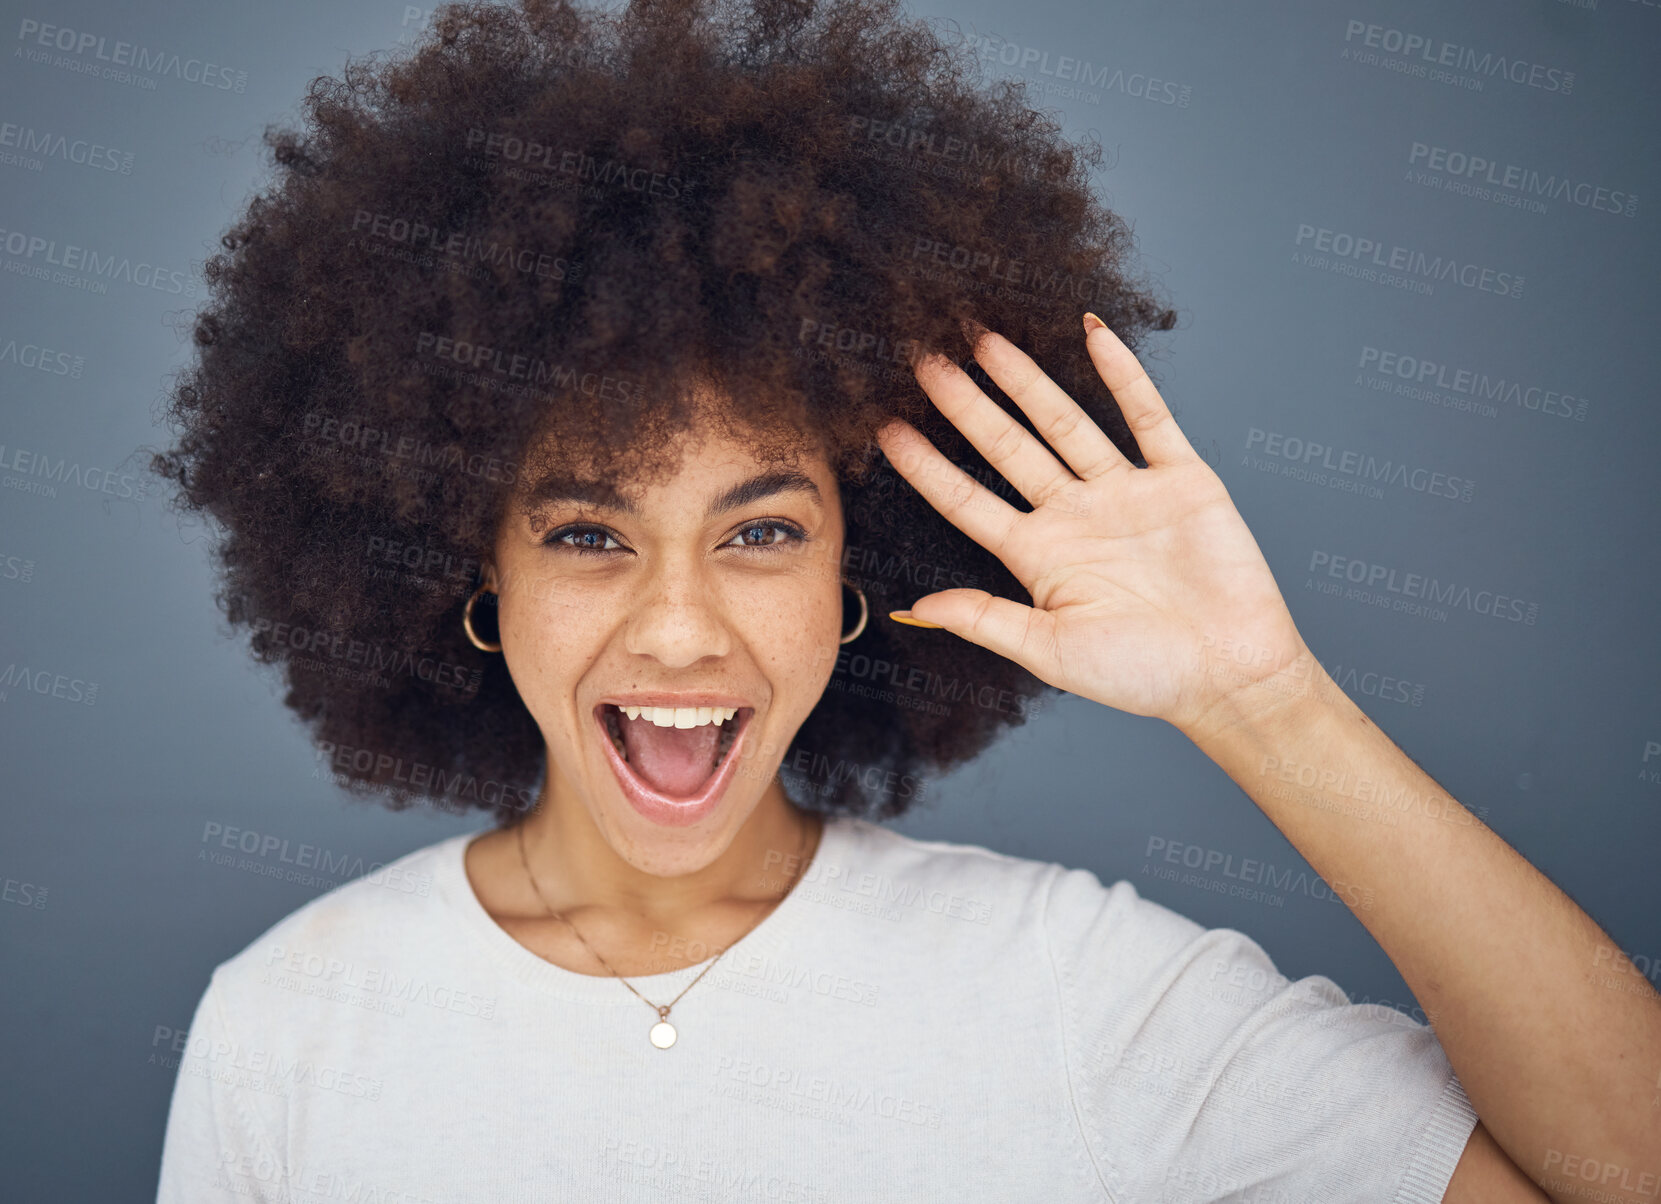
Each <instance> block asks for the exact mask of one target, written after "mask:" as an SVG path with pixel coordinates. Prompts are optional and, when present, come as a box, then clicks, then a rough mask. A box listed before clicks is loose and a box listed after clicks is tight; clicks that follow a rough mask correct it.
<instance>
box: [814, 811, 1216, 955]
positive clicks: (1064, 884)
mask: <svg viewBox="0 0 1661 1204" xmlns="http://www.w3.org/2000/svg"><path fill="white" fill-rule="evenodd" d="M831 822H834V823H836V824H838V825H840V826H841V830H842V833H843V836H842V839H843V841H844V842H845V843H844V844H843V845H842V846H840V847H842V848H845V849H846V850H847V856H845V857H835V856H833V857H832V858H830V859H829V861H828V862H827V863H826V864H823V865H821V864H819V863H818V862H817V861H816V862H815V864H814V865H813V866H812V867H811V869H810V872H809V874H808V877H807V881H808V882H814V881H817V882H818V883H819V884H821V885H822V886H826V887H835V888H839V889H842V890H846V891H851V892H855V893H864V894H868V895H870V896H872V897H874V898H876V899H878V900H880V901H886V902H897V903H899V904H900V905H904V906H920V907H924V908H926V909H929V910H942V909H946V910H948V911H950V912H951V913H952V914H961V915H962V918H968V919H971V920H974V921H975V922H977V923H992V922H995V921H996V919H997V918H998V916H999V914H1000V913H1002V915H1003V916H1004V917H1006V918H1007V917H1013V916H1020V917H1024V918H1025V919H1026V920H1027V921H1028V922H1029V923H1041V924H1043V925H1044V926H1045V927H1046V928H1049V929H1051V930H1053V931H1054V932H1055V933H1057V934H1058V935H1060V936H1062V937H1064V938H1079V937H1084V938H1086V939H1088V935H1089V934H1087V933H1086V932H1085V931H1083V930H1087V929H1094V930H1095V931H1094V934H1093V935H1095V936H1100V935H1101V932H1102V930H1103V929H1105V928H1112V929H1114V930H1115V931H1116V932H1117V933H1118V934H1120V935H1124V934H1125V933H1126V932H1127V931H1129V930H1134V931H1136V932H1137V933H1139V934H1142V935H1143V936H1145V937H1146V938H1147V939H1150V940H1154V941H1160V942H1165V943H1169V942H1172V941H1179V942H1180V941H1184V940H1189V939H1192V937H1193V936H1195V935H1197V934H1198V933H1199V932H1200V931H1202V929H1201V928H1200V926H1199V925H1197V924H1195V923H1194V922H1193V921H1192V920H1189V919H1187V918H1186V917H1184V916H1182V915H1179V914H1178V913H1176V912H1174V911H1171V910H1170V909H1168V908H1166V907H1163V906H1161V905H1160V904H1158V903H1155V902H1153V901H1152V900H1150V899H1145V898H1143V897H1142V896H1141V895H1140V894H1139V893H1138V892H1137V890H1136V887H1135V886H1134V885H1133V884H1132V883H1130V882H1129V881H1127V880H1125V879H1119V880H1116V881H1114V882H1112V883H1111V884H1107V885H1104V884H1103V883H1102V881H1101V879H1099V878H1098V877H1097V876H1096V874H1095V873H1093V872H1092V871H1090V870H1088V869H1084V868H1075V867H1070V866H1068V865H1065V864H1063V863H1061V862H1058V861H1046V860H1041V859H1037V858H1030V857H1020V856H1016V855H1014V854H1011V853H1002V852H998V851H997V850H995V849H989V848H986V847H985V846H982V845H978V844H970V843H964V842H957V841H947V840H923V839H920V838H918V837H915V836H909V835H906V834H905V833H903V832H897V831H895V830H893V829H891V828H886V827H883V826H882V825H880V824H876V823H872V822H870V821H868V820H863V819H851V818H840V819H837V820H833V821H831Z"/></svg>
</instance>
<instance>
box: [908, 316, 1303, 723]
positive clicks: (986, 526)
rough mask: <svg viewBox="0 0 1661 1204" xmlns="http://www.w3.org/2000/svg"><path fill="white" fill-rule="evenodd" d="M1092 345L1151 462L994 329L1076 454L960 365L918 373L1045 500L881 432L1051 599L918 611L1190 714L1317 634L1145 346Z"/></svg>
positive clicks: (1013, 381) (966, 523) (1151, 705)
mask: <svg viewBox="0 0 1661 1204" xmlns="http://www.w3.org/2000/svg"><path fill="white" fill-rule="evenodd" d="M1089 346H1090V351H1091V355H1092V358H1093V359H1094V360H1095V362H1096V365H1097V367H1098V369H1099V370H1100V371H1101V373H1102V377H1103V380H1104V381H1106V382H1107V384H1108V386H1109V388H1111V389H1112V390H1113V392H1114V395H1115V397H1116V398H1117V399H1118V400H1119V403H1120V408H1121V410H1122V411H1123V412H1124V413H1125V416H1126V421H1127V422H1128V423H1129V424H1130V426H1131V429H1132V431H1133V432H1135V434H1136V436H1137V442H1138V444H1139V445H1140V446H1141V447H1142V450H1143V454H1144V456H1145V457H1146V458H1147V460H1148V464H1149V467H1148V468H1147V469H1138V468H1136V467H1135V466H1134V465H1132V464H1131V463H1130V462H1129V461H1128V460H1126V459H1125V458H1124V457H1123V456H1122V455H1121V454H1120V453H1119V452H1118V450H1117V449H1116V448H1115V447H1114V446H1113V444H1112V442H1111V440H1109V439H1108V438H1107V436H1106V435H1105V434H1103V433H1102V431H1101V430H1100V428H1098V427H1097V426H1096V425H1095V424H1094V423H1093V422H1091V421H1090V420H1089V418H1088V417H1087V416H1085V415H1084V413H1083V411H1082V410H1080V409H1079V408H1078V406H1077V405H1076V404H1075V403H1074V402H1073V401H1072V400H1071V399H1070V398H1068V397H1067V396H1066V394H1065V393H1063V392H1062V391H1061V390H1060V389H1059V388H1058V387H1057V386H1056V385H1055V384H1054V383H1053V382H1052V381H1050V380H1049V378H1048V377H1046V376H1044V374H1043V373H1042V372H1041V371H1039V369H1038V367H1037V365H1035V364H1033V363H1032V361H1031V360H1030V359H1029V358H1028V357H1027V356H1025V355H1024V354H1022V353H1021V352H1020V351H1019V350H1018V349H1016V348H1015V347H1014V346H1013V344H1010V343H1009V342H1008V341H1006V340H1003V339H1001V338H999V337H998V336H996V335H987V336H984V337H983V338H982V339H981V341H980V343H979V344H978V346H977V352H976V358H977V359H978V360H979V361H980V362H981V364H982V366H983V367H985V368H986V370H987V372H988V374H989V375H990V376H991V377H992V378H993V379H994V380H995V381H997V383H998V385H999V387H1000V388H1002V389H1003V390H1004V391H1005V392H1006V393H1007V394H1008V395H1009V396H1010V397H1011V399H1012V400H1014V401H1015V402H1016V404H1018V405H1020V406H1021V407H1022V409H1023V411H1024V412H1025V413H1026V414H1027V415H1028V416H1029V417H1030V418H1032V419H1033V423H1034V426H1035V427H1037V429H1038V430H1039V431H1040V432H1042V433H1044V435H1045V438H1046V439H1047V440H1049V442H1050V443H1051V444H1052V445H1053V446H1054V447H1055V449H1056V451H1058V452H1060V453H1061V455H1062V457H1063V458H1064V459H1065V461H1066V463H1065V464H1062V463H1060V462H1058V461H1057V459H1056V457H1055V456H1054V455H1052V454H1051V452H1050V450H1049V449H1048V448H1046V447H1044V446H1043V445H1042V444H1040V443H1039V442H1038V440H1036V439H1034V438H1033V437H1032V436H1031V435H1030V434H1028V433H1027V432H1026V431H1025V430H1024V429H1023V428H1021V427H1020V425H1019V424H1017V423H1015V422H1014V421H1013V420H1012V419H1010V418H1009V416H1008V415H1007V414H1005V413H1004V412H1003V411H1002V410H1001V409H1000V408H999V407H998V406H997V405H995V404H994V403H993V402H992V401H991V399H990V398H988V397H987V396H986V395H985V394H984V393H982V392H981V391H980V390H979V389H978V388H977V387H976V386H975V385H974V383H973V382H972V381H971V380H970V379H969V377H968V376H967V374H965V373H963V372H962V371H961V370H959V369H958V368H957V367H956V366H955V365H952V364H950V363H949V361H945V360H944V359H943V358H937V359H933V360H929V361H925V362H924V363H922V364H919V366H918V369H917V377H918V380H919V382H920V383H921V384H922V385H923V387H924V389H925V391H927V392H928V394H929V396H930V398H931V399H932V400H933V401H934V402H935V404H936V406H937V407H939V408H940V410H941V411H942V412H943V413H945V414H946V415H947V417H948V418H950V419H951V421H952V422H953V424H954V425H955V426H957V427H958V429H959V430H961V431H963V433H964V434H965V436H966V437H967V438H968V439H969V440H970V442H971V443H973V444H974V445H975V447H976V448H977V449H979V450H980V452H981V453H982V455H984V456H986V458H987V461H988V462H989V463H991V464H992V465H993V466H994V467H995V468H997V469H998V470H999V471H1000V472H1001V473H1003V475H1004V476H1005V477H1006V478H1008V479H1009V481H1010V483H1011V484H1012V485H1014V486H1015V487H1016V488H1017V489H1019V490H1020V491H1021V493H1022V494H1023V496H1025V497H1026V498H1027V499H1028V500H1029V501H1030V502H1031V503H1032V504H1033V509H1032V510H1031V511H1030V512H1027V513H1022V512H1021V511H1018V510H1016V509H1015V508H1014V507H1012V506H1009V505H1008V504H1007V503H1005V502H1003V501H1002V500H1001V499H999V498H997V497H996V496H995V495H993V494H992V493H991V492H990V491H989V490H986V489H984V488H983V487H981V486H980V485H979V484H977V483H976V482H974V481H973V480H972V478H970V477H968V476H967V474H965V473H963V472H962V471H961V470H959V469H957V468H956V466H954V465H952V464H951V463H950V462H949V461H947V460H946V458H945V457H944V456H942V455H941V454H940V453H939V451H938V450H936V449H935V448H934V447H933V446H932V445H931V444H929V443H928V441H927V440H925V439H924V438H923V437H922V436H921V435H919V434H918V433H917V432H916V431H915V430H913V429H912V428H911V427H909V426H908V425H907V424H905V423H901V422H896V423H894V424H891V425H890V426H888V427H886V428H884V430H883V431H882V432H881V433H880V434H879V439H880V440H881V442H882V445H883V450H884V451H885V452H886V453H887V455H888V457H889V459H890V461H892V462H893V463H894V465H895V467H896V469H897V470H898V471H899V472H900V473H901V474H902V475H904V476H905V477H906V479H907V480H909V481H910V482H911V483H912V484H913V485H914V486H916V487H917V488H918V490H919V491H920V492H921V493H922V494H923V495H924V496H925V497H926V498H928V500H929V501H930V503H931V504H933V505H934V506H935V507H936V508H937V509H938V510H940V512H941V513H942V514H944V515H945V516H946V517H947V518H948V519H950V520H951V521H952V522H953V523H954V524H956V525H957V526H958V527H959V528H960V529H961V530H963V531H964V533H965V534H967V535H969V536H970V537H971V538H973V539H975V540H976V541H977V542H979V543H981V544H982V545H983V546H984V547H986V548H987V550H989V551H990V552H992V553H993V554H994V555H996V556H997V557H998V558H999V559H1000V560H1002V561H1003V563H1004V564H1005V565H1006V566H1007V567H1008V568H1009V570H1010V572H1011V573H1013V574H1014V576H1015V578H1016V579H1017V580H1018V581H1020V582H1021V584H1022V585H1023V586H1024V587H1025V588H1026V590H1027V592H1028V593H1029V594H1031V595H1032V601H1033V604H1032V606H1030V607H1029V606H1026V605H1024V604H1022V603H1018V602H1014V601H1011V600H1008V599H1000V598H994V597H993V596H992V595H990V594H987V593H986V592H985V591H982V590H968V589H956V590H945V591H942V592H940V593H937V594H930V595H928V596H927V597H925V598H922V599H919V600H918V602H917V603H916V604H914V605H913V608H912V609H913V612H914V614H915V615H916V617H918V618H921V619H926V620H929V621H932V622H937V623H941V624H942V625H944V626H946V627H948V628H950V629H951V630H953V631H954V632H957V633H958V634H960V635H962V636H964V637H965V638H967V639H970V640H972V641H974V642H975V643H979V644H982V645H983V646H985V647H988V648H991V649H993V650H994V651H996V652H999V653H1001V654H1002V655H1005V656H1008V657H1009V658H1010V659H1012V660H1014V661H1016V662H1017V663H1019V664H1021V665H1023V666H1025V667H1026V668H1027V669H1028V670H1029V671H1030V672H1032V673H1033V674H1034V675H1035V676H1037V677H1039V678H1040V679H1042V680H1044V681H1046V682H1049V683H1050V684H1052V685H1056V686H1059V687H1061V688H1062V689H1064V690H1068V691H1070V692H1072V693H1075V694H1079V695H1081V696H1083V697H1086V698H1090V699H1093V700H1094V701H1097V702H1101V703H1105V704H1106V705H1108V706H1112V707H1116V708H1118V709H1120V710H1125V711H1129V712H1131V713H1133V714H1138V715H1149V716H1154V717H1158V718H1163V719H1167V720H1169V721H1170V722H1172V723H1174V724H1177V725H1178V726H1184V725H1186V724H1188V723H1190V722H1192V721H1194V720H1196V719H1197V718H1198V717H1199V716H1200V715H1202V714H1203V713H1204V712H1205V710H1206V709H1207V708H1208V707H1209V706H1210V705H1212V703H1214V702H1215V701H1216V700H1217V699H1218V698H1219V697H1220V696H1221V695H1222V694H1223V693H1226V691H1227V690H1228V689H1231V688H1233V687H1235V686H1237V685H1239V684H1242V683H1243V682H1245V681H1247V680H1251V679H1255V678H1259V677H1262V676H1265V675H1267V674H1268V673H1269V672H1270V671H1272V670H1274V669H1278V668H1282V667H1284V666H1285V665H1286V664H1287V663H1288V662H1289V661H1290V660H1291V659H1292V658H1294V657H1296V656H1297V655H1298V654H1299V653H1300V652H1302V650H1303V646H1302V641H1301V639H1300V638H1299V636H1298V633H1297V630H1296V627H1295V626H1294V624H1293V622H1292V618H1291V614H1290V613H1289V612H1288V610H1287V608H1286V605H1285V602H1284V601H1283V600H1282V598H1281V595H1280V590H1279V589H1278V587H1277V586H1276V585H1275V581H1274V577H1273V575H1272V574H1271V573H1270V571H1269V567H1268V565H1267V563H1266V562H1265V561H1264V559H1263V555H1262V553H1261V552H1260V551H1259V550H1258V547H1257V542H1256V540H1254V539H1253V538H1252V535H1251V532H1250V531H1249V530H1248V529H1247V528H1246V524H1245V522H1244V521H1243V520H1242V519H1241V517H1240V515H1239V512H1238V511H1236V510H1235V508H1234V504H1233V502H1232V501H1231V500H1230V498H1229V496H1228V491H1227V490H1226V489H1225V488H1224V487H1223V483H1222V481H1220V480H1219V479H1218V478H1217V475H1216V474H1215V473H1214V472H1212V471H1211V468H1210V467H1209V466H1208V465H1207V464H1206V463H1205V461H1204V460H1202V459H1201V458H1200V457H1199V456H1198V455H1197V454H1196V453H1195V452H1194V450H1193V448H1192V447H1191V446H1190V445H1189V444H1188V441H1187V439H1186V438H1185V437H1184V436H1183V435H1182V433H1181V431H1180V430H1178V429H1177V426H1176V423H1175V422H1174V421H1172V420H1171V418H1170V413H1169V411H1168V410H1167V409H1166V408H1165V406H1164V402H1163V401H1162V400H1161V399H1160V398H1159V395H1158V392H1157V390H1155V389H1154V387H1153V384H1152V382H1151V381H1149V380H1148V378H1147V374H1146V373H1145V372H1144V371H1142V368H1141V365H1140V364H1138V363H1137V362H1136V358H1135V356H1134V355H1133V354H1132V353H1131V352H1130V351H1129V350H1128V349H1127V348H1125V347H1124V345H1123V344H1122V343H1120V342H1119V340H1118V339H1117V338H1116V337H1114V336H1113V335H1112V332H1111V331H1107V330H1105V329H1098V330H1097V331H1096V332H1095V333H1094V334H1093V336H1091V338H1090V340H1089ZM1075 474H1077V475H1075Z"/></svg>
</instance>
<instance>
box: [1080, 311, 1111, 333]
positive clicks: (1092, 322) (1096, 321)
mask: <svg viewBox="0 0 1661 1204" xmlns="http://www.w3.org/2000/svg"><path fill="white" fill-rule="evenodd" d="M1106 325H1107V323H1106V322H1104V321H1102V320H1101V319H1100V318H1098V317H1097V316H1096V315H1095V314H1090V313H1087V314H1085V315H1084V333H1085V334H1089V333H1090V332H1091V331H1092V330H1094V329H1096V327H1098V326H1106Z"/></svg>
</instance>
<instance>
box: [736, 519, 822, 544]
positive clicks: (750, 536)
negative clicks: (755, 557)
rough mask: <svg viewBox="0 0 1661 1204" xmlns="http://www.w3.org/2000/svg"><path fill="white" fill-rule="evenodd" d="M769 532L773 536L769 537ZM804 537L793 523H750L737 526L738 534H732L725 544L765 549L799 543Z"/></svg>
mask: <svg viewBox="0 0 1661 1204" xmlns="http://www.w3.org/2000/svg"><path fill="white" fill-rule="evenodd" d="M769 533H772V535H773V538H769ZM805 539H806V535H805V533H804V532H803V531H802V529H801V528H800V527H798V526H796V524H794V523H784V522H763V523H751V524H750V525H749V526H747V527H741V528H739V531H738V534H736V535H734V536H733V538H732V541H731V542H729V543H728V544H727V546H728V547H745V548H762V549H767V548H775V547H778V546H780V545H781V544H785V543H801V542H802V541H804V540H805Z"/></svg>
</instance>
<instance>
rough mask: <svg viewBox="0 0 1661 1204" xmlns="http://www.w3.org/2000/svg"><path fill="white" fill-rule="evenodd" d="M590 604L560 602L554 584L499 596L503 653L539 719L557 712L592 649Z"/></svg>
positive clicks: (516, 683) (595, 637)
mask: <svg viewBox="0 0 1661 1204" xmlns="http://www.w3.org/2000/svg"><path fill="white" fill-rule="evenodd" d="M597 613H599V612H596V611H595V610H594V609H593V608H587V607H581V606H576V605H573V604H572V601H571V600H570V599H569V598H567V599H566V600H564V601H563V602H562V601H560V600H559V599H558V598H557V597H556V596H555V594H554V590H553V588H552V584H551V583H550V584H547V585H544V586H543V587H541V589H540V590H533V589H532V588H530V587H528V586H527V587H526V588H525V589H524V590H522V591H519V592H516V593H513V594H511V595H510V596H509V597H506V598H504V599H503V600H502V602H501V608H500V611H499V615H500V630H501V633H502V635H501V640H502V655H503V657H504V658H506V661H507V667H508V674H509V675H510V676H511V677H512V678H513V684H514V687H515V688H516V689H517V690H518V691H519V697H520V699H521V700H522V701H523V702H524V703H525V707H526V709H527V710H529V711H530V712H531V714H532V716H534V717H535V718H536V719H537V720H538V722H539V723H542V724H543V725H544V726H545V725H546V723H547V721H549V720H553V719H555V718H557V717H558V715H559V707H560V704H561V700H562V699H565V698H568V697H569V695H570V693H571V687H572V683H573V682H575V681H576V680H577V679H578V678H580V677H581V676H582V672H583V669H584V666H586V665H587V664H588V663H589V662H590V661H591V660H592V659H593V657H594V656H595V655H596V652H597V648H596V647H595V645H596V643H597V641H598V639H599V638H600V637H599V636H598V635H596V634H595V632H593V631H591V630H590V628H591V627H592V626H593V624H594V622H595V617H596V614H597Z"/></svg>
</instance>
